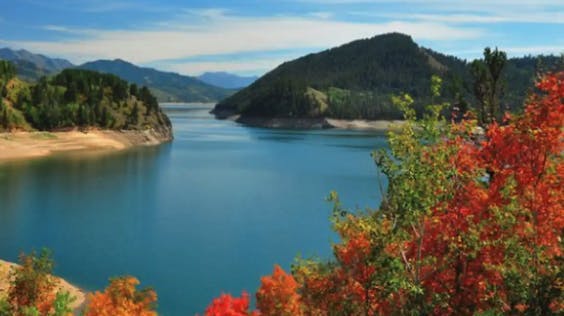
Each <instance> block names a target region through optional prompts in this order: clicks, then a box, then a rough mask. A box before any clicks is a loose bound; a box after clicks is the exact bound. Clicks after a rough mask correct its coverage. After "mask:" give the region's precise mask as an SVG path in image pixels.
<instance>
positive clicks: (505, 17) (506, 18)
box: [349, 11, 564, 24]
mask: <svg viewBox="0 0 564 316" xmlns="http://www.w3.org/2000/svg"><path fill="white" fill-rule="evenodd" d="M349 14H352V15H357V16H370V17H382V18H389V19H399V20H409V21H425V22H434V23H449V24H481V23H515V22H518V23H550V24H564V12H530V13H505V14H503V13H500V14H494V15H490V14H417V13H416V14H403V13H399V14H397V13H391V14H390V13H372V12H366V11H362V12H361V11H353V12H349Z"/></svg>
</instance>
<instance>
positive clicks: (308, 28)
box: [4, 10, 484, 63]
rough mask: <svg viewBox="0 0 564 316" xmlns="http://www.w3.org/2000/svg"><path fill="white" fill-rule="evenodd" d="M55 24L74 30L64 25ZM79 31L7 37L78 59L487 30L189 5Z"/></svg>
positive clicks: (459, 36) (466, 35) (469, 35)
mask: <svg viewBox="0 0 564 316" xmlns="http://www.w3.org/2000/svg"><path fill="white" fill-rule="evenodd" d="M186 21H188V22H186ZM190 21H192V22H190ZM194 21H197V23H194ZM50 29H51V30H52V31H58V32H62V33H64V32H66V31H68V29H66V28H65V27H63V26H50ZM73 31H74V32H83V33H84V35H83V36H81V38H80V39H78V38H76V37H73V38H69V39H67V40H64V41H56V42H54V41H4V42H6V43H8V44H9V45H11V46H17V47H22V48H25V49H28V50H32V51H35V52H39V53H43V54H48V55H53V56H61V57H65V58H68V59H70V60H72V61H74V62H77V63H80V62H84V61H87V60H91V59H98V58H123V59H126V60H129V61H132V62H136V63H148V62H154V61H157V60H165V59H180V58H186V57H192V56H201V55H215V54H230V53H244V52H252V51H261V50H283V49H303V48H320V47H324V48H325V47H332V46H335V45H340V44H342V43H346V42H349V41H351V40H354V39H359V38H366V37H371V36H374V35H377V34H381V33H386V32H403V33H406V34H410V35H412V36H413V37H414V38H416V39H417V40H435V41H441V40H448V41H453V39H456V40H467V39H474V38H478V37H480V36H482V35H483V34H484V32H483V30H481V29H479V28H474V27H456V26H450V25H448V24H446V23H440V22H417V21H415V22H387V23H377V22H374V23H354V22H344V21H336V20H327V19H318V18H306V17H295V16H276V17H242V16H233V15H227V13H226V12H225V11H223V10H204V11H188V12H186V14H185V15H183V16H181V17H179V19H176V20H175V21H169V22H167V23H166V24H164V25H160V26H157V27H156V29H155V30H150V29H148V30H73Z"/></svg>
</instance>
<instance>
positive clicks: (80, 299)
mask: <svg viewBox="0 0 564 316" xmlns="http://www.w3.org/2000/svg"><path fill="white" fill-rule="evenodd" d="M15 266H18V265H17V264H15V263H12V262H8V261H4V260H2V259H0V298H5V297H6V295H7V292H8V287H9V283H8V281H9V275H10V270H11V269H12V268H13V267H15ZM53 280H54V281H55V283H56V289H57V291H59V290H63V291H66V292H69V294H70V295H71V296H73V297H75V300H74V301H73V302H72V304H70V307H71V308H72V309H73V310H74V311H76V310H77V309H79V308H80V307H82V305H83V304H84V302H85V301H86V293H85V292H84V291H83V290H81V289H80V288H78V287H76V286H74V285H72V284H70V283H69V282H67V281H65V280H64V279H62V278H59V277H57V276H53Z"/></svg>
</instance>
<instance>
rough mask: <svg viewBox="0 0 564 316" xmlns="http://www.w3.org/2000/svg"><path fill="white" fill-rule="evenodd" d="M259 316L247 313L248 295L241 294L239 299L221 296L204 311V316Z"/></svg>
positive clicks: (254, 313)
mask: <svg viewBox="0 0 564 316" xmlns="http://www.w3.org/2000/svg"><path fill="white" fill-rule="evenodd" d="M249 315H250V316H259V315H260V314H259V313H258V312H256V311H255V312H249V294H247V293H245V292H243V293H242V294H241V297H232V296H231V295H229V294H222V295H221V296H220V297H218V298H216V299H214V300H213V302H212V303H211V304H210V306H208V308H207V309H206V313H205V316H249Z"/></svg>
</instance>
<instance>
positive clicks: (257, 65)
mask: <svg viewBox="0 0 564 316" xmlns="http://www.w3.org/2000/svg"><path fill="white" fill-rule="evenodd" d="M289 59H291V58H290V57H289V58H271V59H253V60H235V61H228V60H224V61H194V62H178V63H170V64H161V66H160V68H161V69H162V70H168V71H173V72H180V73H183V74H189V75H200V74H202V73H204V72H208V71H211V72H214V71H227V72H230V73H236V74H240V75H255V74H262V73H264V72H266V71H268V70H270V69H273V68H275V67H276V66H278V65H280V64H282V63H283V62H285V61H287V60H289Z"/></svg>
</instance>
